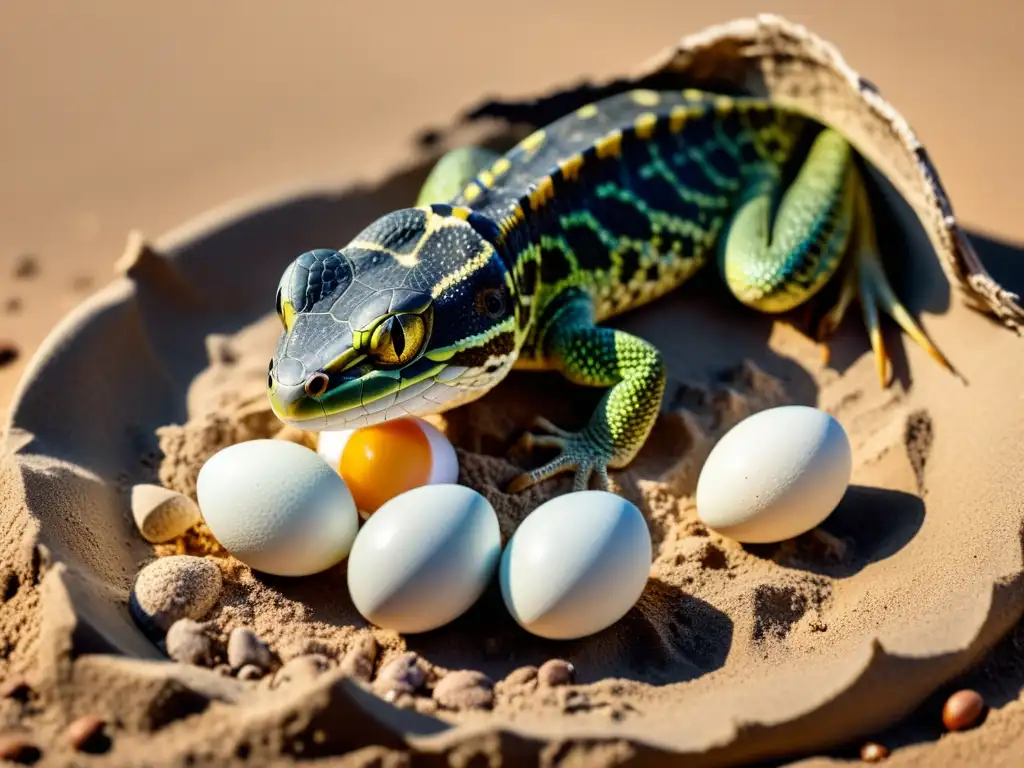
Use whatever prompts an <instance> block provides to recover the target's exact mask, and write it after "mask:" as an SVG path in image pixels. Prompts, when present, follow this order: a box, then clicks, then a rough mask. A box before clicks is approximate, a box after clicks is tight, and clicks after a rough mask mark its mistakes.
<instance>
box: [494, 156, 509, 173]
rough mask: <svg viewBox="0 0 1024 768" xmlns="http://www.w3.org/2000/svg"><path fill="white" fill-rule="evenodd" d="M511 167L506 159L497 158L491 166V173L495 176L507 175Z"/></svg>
mask: <svg viewBox="0 0 1024 768" xmlns="http://www.w3.org/2000/svg"><path fill="white" fill-rule="evenodd" d="M511 167H512V162H511V161H510V160H509V159H508V158H507V157H499V158H498V159H497V160H495V161H494V165H492V166H491V173H493V174H494V175H495V176H502V175H503V174H506V173H508V169H509V168H511Z"/></svg>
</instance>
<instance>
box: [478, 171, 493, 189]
mask: <svg viewBox="0 0 1024 768" xmlns="http://www.w3.org/2000/svg"><path fill="white" fill-rule="evenodd" d="M477 180H479V182H480V183H481V184H483V185H484V188H485V189H490V188H491V187H493V186H494V177H493V176H492V175H491V172H490V171H480V174H479V175H478V176H477Z"/></svg>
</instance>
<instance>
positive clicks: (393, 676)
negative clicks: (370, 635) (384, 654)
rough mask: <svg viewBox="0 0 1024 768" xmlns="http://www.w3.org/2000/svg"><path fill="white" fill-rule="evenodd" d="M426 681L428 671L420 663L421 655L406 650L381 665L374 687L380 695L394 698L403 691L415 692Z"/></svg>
mask: <svg viewBox="0 0 1024 768" xmlns="http://www.w3.org/2000/svg"><path fill="white" fill-rule="evenodd" d="M426 681H427V671H426V670H425V669H424V668H423V665H422V664H420V657H419V656H417V655H416V654H415V653H413V652H412V651H406V652H405V653H402V654H399V655H398V656H396V657H395V658H393V659H392V660H391V661H389V662H388V663H387V664H385V665H384V666H383V667H381V670H380V674H379V675H377V679H376V680H374V681H373V689H374V691H376V692H377V694H378V695H381V696H384V697H385V698H394V697H395V696H398V695H399V694H402V693H408V694H412V693H415V692H416V691H418V690H419V689H420V688H422V687H423V684H424V683H425V682H426Z"/></svg>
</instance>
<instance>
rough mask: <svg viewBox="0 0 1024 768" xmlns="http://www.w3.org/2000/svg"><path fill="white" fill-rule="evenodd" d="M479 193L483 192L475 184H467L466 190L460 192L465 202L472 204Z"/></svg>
mask: <svg viewBox="0 0 1024 768" xmlns="http://www.w3.org/2000/svg"><path fill="white" fill-rule="evenodd" d="M481 192H483V190H482V189H480V187H478V186H477V185H476V184H468V185H467V186H466V188H465V189H464V190H462V196H463V197H464V198H466V202H468V203H472V202H473V201H474V200H476V199H477V198H478V197H480V194H481Z"/></svg>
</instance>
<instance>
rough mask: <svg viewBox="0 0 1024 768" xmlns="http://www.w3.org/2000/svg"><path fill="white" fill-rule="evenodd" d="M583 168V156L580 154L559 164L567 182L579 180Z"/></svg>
mask: <svg viewBox="0 0 1024 768" xmlns="http://www.w3.org/2000/svg"><path fill="white" fill-rule="evenodd" d="M582 167H583V155H580V154H576V155H573V156H572V157H569V158H566V159H565V160H562V161H561V162H560V163H559V164H558V168H559V170H560V171H561V172H562V178H564V179H566V180H567V181H576V179H577V178H579V175H580V168H582Z"/></svg>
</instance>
